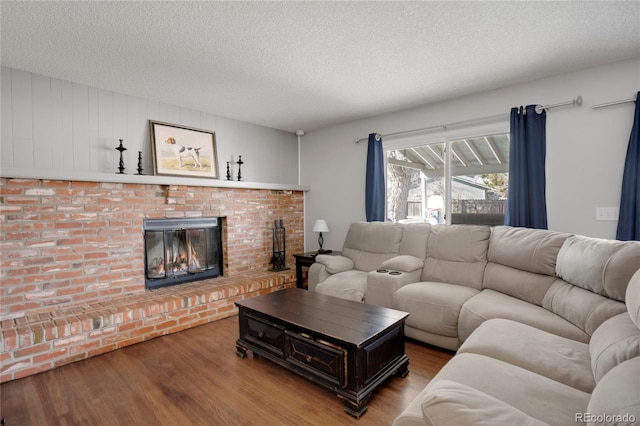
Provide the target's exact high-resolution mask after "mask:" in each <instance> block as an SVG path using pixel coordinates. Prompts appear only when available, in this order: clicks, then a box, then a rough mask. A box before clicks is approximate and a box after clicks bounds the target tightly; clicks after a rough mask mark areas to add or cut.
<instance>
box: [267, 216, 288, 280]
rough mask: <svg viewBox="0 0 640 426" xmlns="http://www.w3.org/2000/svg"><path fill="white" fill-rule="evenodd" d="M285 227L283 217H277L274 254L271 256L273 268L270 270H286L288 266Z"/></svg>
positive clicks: (275, 221) (274, 230) (274, 225)
mask: <svg viewBox="0 0 640 426" xmlns="http://www.w3.org/2000/svg"><path fill="white" fill-rule="evenodd" d="M285 236H286V232H285V228H284V222H283V220H282V219H276V220H274V221H273V255H272V257H271V264H272V265H273V268H271V269H269V270H270V271H284V270H285V269H289V268H287V266H286V264H285V258H286V249H285Z"/></svg>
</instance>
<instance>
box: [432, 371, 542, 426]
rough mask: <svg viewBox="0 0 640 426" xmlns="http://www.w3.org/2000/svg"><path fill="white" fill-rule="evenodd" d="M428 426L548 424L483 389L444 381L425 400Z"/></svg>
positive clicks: (529, 425) (433, 387)
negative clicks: (453, 425) (452, 425)
mask: <svg viewBox="0 0 640 426" xmlns="http://www.w3.org/2000/svg"><path fill="white" fill-rule="evenodd" d="M421 405H422V415H423V416H424V420H425V423H426V424H428V425H434V426H436V425H451V424H455V425H475V424H501V425H528V426H534V425H535V426H539V425H546V423H544V422H541V421H540V420H537V419H535V418H533V417H531V416H529V415H527V414H525V413H523V412H522V411H520V410H518V409H517V408H515V407H512V406H511V405H509V404H507V403H505V402H503V401H501V400H499V399H497V398H494V397H492V396H490V395H488V394H486V393H484V392H482V391H480V390H477V389H475V388H472V387H469V386H466V385H464V384H462V383H458V382H453V381H450V380H440V381H438V382H437V383H436V384H435V385H433V386H432V387H431V389H430V390H429V392H428V393H427V394H426V395H425V397H424V399H423V400H422V404H421Z"/></svg>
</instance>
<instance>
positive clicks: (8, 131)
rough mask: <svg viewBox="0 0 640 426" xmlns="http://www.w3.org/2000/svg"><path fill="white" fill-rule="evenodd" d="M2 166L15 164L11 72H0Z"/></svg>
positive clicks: (0, 161)
mask: <svg viewBox="0 0 640 426" xmlns="http://www.w3.org/2000/svg"><path fill="white" fill-rule="evenodd" d="M0 84H1V86H0V98H1V99H0V108H2V109H1V110H0V120H1V122H0V138H2V143H0V166H3V167H12V166H13V124H12V123H13V108H12V106H13V105H12V102H11V98H12V96H11V72H10V71H9V70H8V69H7V70H6V71H5V69H4V68H3V69H2V72H1V73H0Z"/></svg>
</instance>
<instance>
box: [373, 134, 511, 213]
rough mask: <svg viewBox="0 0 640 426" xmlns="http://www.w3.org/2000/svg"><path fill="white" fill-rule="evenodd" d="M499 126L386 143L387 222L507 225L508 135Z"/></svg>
mask: <svg viewBox="0 0 640 426" xmlns="http://www.w3.org/2000/svg"><path fill="white" fill-rule="evenodd" d="M494 127H495V126H494ZM493 130H496V129H493ZM498 130H500V131H499V132H490V133H484V134H483V135H482V136H473V137H464V136H461V135H460V133H462V132H458V133H459V135H458V136H455V135H452V136H453V137H451V138H448V137H445V136H440V137H439V138H438V137H431V138H429V139H428V138H426V137H425V136H423V137H422V138H420V137H415V136H414V137H411V138H403V139H402V140H395V141H392V142H391V143H389V144H386V143H385V149H386V154H387V220H389V221H391V222H401V223H407V222H428V223H434V224H436V223H449V224H455V223H465V224H486V225H502V224H504V214H505V208H506V198H507V187H508V183H509V176H508V171H509V133H508V131H507V130H506V129H504V126H502V128H499V129H498ZM476 134H477V133H476Z"/></svg>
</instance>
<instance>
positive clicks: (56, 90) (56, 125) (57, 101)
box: [49, 78, 64, 170]
mask: <svg viewBox="0 0 640 426" xmlns="http://www.w3.org/2000/svg"><path fill="white" fill-rule="evenodd" d="M50 87H51V135H50V138H51V145H50V147H51V151H50V152H49V154H50V155H51V168H52V169H53V170H64V160H63V159H64V151H63V150H62V149H61V147H62V140H63V136H62V81H61V80H58V79H55V78H52V79H51V84H50Z"/></svg>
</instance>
